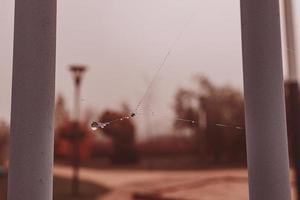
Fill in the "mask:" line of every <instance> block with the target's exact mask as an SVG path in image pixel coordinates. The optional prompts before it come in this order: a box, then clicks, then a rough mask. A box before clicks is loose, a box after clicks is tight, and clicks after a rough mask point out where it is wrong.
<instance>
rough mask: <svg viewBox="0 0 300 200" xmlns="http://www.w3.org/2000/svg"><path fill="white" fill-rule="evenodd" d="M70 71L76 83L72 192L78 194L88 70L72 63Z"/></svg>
mask: <svg viewBox="0 0 300 200" xmlns="http://www.w3.org/2000/svg"><path fill="white" fill-rule="evenodd" d="M70 71H71V73H72V75H73V78H74V83H75V96H74V116H73V117H74V118H73V126H72V131H73V137H72V139H73V140H72V142H73V178H72V194H73V195H74V196H77V195H78V192H79V167H80V135H81V132H80V126H79V119H80V86H81V81H82V76H83V74H84V72H85V71H86V67H85V66H83V65H72V66H71V67H70Z"/></svg>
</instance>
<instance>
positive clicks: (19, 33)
mask: <svg viewBox="0 0 300 200" xmlns="http://www.w3.org/2000/svg"><path fill="white" fill-rule="evenodd" d="M55 44H56V0H16V1H15V29H14V53H13V56H14V57H13V84H12V107H11V148H10V165H9V180H8V200H41V199H42V200H52V188H53V187H52V185H53V183H52V182H53V174H52V168H53V138H54V135H53V110H54V92H55V46H56V45H55Z"/></svg>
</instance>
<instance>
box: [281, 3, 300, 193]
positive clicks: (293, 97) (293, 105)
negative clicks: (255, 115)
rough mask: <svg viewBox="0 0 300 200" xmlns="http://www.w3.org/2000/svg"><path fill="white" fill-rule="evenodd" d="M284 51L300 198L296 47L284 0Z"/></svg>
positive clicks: (290, 10)
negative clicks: (286, 63) (285, 53)
mask: <svg viewBox="0 0 300 200" xmlns="http://www.w3.org/2000/svg"><path fill="white" fill-rule="evenodd" d="M284 14H285V29H286V48H284V49H286V51H287V58H288V59H287V60H288V82H287V89H288V100H289V102H288V108H287V109H288V112H287V113H288V114H289V116H288V131H289V135H290V142H291V144H290V145H291V147H292V148H291V150H292V153H293V154H292V155H293V157H294V159H293V161H294V163H295V176H296V181H297V184H296V185H297V196H298V199H299V198H300V135H299V134H300V124H299V121H298V120H299V119H300V110H299V85H298V81H297V56H296V55H297V54H296V52H297V49H296V42H295V30H294V27H295V25H294V13H293V1H292V0H284Z"/></svg>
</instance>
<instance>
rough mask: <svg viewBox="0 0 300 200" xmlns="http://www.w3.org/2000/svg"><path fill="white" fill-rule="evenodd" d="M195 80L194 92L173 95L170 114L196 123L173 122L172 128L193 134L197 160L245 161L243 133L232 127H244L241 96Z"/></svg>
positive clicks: (229, 89)
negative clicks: (172, 113) (173, 103)
mask: <svg viewBox="0 0 300 200" xmlns="http://www.w3.org/2000/svg"><path fill="white" fill-rule="evenodd" d="M196 80H197V83H198V86H199V89H198V90H196V91H193V90H187V89H180V90H179V91H178V92H177V95H176V97H175V106H174V111H175V114H176V116H177V118H184V119H193V120H195V121H197V122H198V123H196V125H195V124H193V123H184V122H182V121H175V124H174V125H175V127H176V128H181V129H183V128H188V129H191V130H192V131H193V132H194V137H195V151H196V152H197V153H199V155H200V158H201V161H203V162H204V161H205V162H207V161H210V162H213V163H219V162H245V158H246V155H245V153H246V147H245V146H246V144H245V133H244V130H238V129H236V128H235V127H236V126H244V103H243V97H242V94H241V93H240V92H239V91H238V90H236V89H233V88H231V87H229V86H226V87H217V86H216V85H214V84H213V83H211V82H210V81H209V80H208V79H207V78H204V77H197V78H196ZM217 124H224V125H227V126H226V127H223V126H222V127H220V126H217Z"/></svg>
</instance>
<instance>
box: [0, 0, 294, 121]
mask: <svg viewBox="0 0 300 200" xmlns="http://www.w3.org/2000/svg"><path fill="white" fill-rule="evenodd" d="M299 9H300V4H297V5H296V7H295V10H297V11H298V10H299ZM13 10H14V1H12V0H1V6H0V25H1V26H0V27H1V31H0V66H1V67H0V93H1V97H0V119H5V120H6V121H8V120H9V117H10V98H11V97H10V96H11V76H12V75H11V73H12V45H13V41H12V38H13V12H14V11H13ZM296 14H297V16H296V17H297V19H298V18H300V12H297V13H296ZM186 24H187V26H186ZM297 24H298V21H297ZM57 25H58V27H57V70H56V72H57V73H56V91H57V93H62V94H63V95H64V96H65V97H66V98H67V103H68V106H69V108H70V109H71V108H72V98H73V82H72V79H71V76H70V73H69V71H68V66H69V65H70V64H84V65H87V66H88V68H89V70H88V72H87V73H86V75H85V78H84V80H83V88H82V89H83V90H82V91H83V92H82V106H83V109H84V110H85V109H87V108H90V109H93V110H94V111H95V112H97V113H100V112H101V111H102V110H103V108H106V107H109V108H113V109H119V108H120V104H121V103H122V102H124V101H126V102H128V103H129V104H130V106H131V107H132V108H134V107H135V105H136V104H137V102H138V101H139V100H140V98H141V96H142V95H143V94H144V92H145V90H146V87H147V85H148V83H149V82H150V81H151V79H152V77H153V75H154V73H155V71H156V70H157V65H158V64H159V63H160V62H161V61H162V59H163V57H164V56H165V54H166V52H167V51H168V50H169V49H170V46H171V44H172V43H173V42H174V40H175V38H177V37H178V35H179V34H180V32H182V30H183V29H184V30H183V34H182V36H181V37H180V39H179V40H178V41H177V43H176V45H175V48H174V50H173V52H172V53H171V55H170V57H169V59H168V60H167V63H166V65H165V66H164V68H163V70H162V71H161V73H160V75H159V79H158V81H156V82H155V87H154V88H153V90H152V91H153V95H152V97H151V101H150V100H148V104H149V105H150V107H151V108H152V110H154V111H155V112H160V113H159V114H160V115H166V116H170V113H172V110H171V106H172V103H173V99H174V98H173V97H174V94H175V92H176V89H178V87H180V86H184V87H191V86H193V81H192V77H193V76H194V75H196V74H201V75H206V76H208V77H209V78H210V79H211V80H212V81H213V82H215V83H217V84H229V85H232V86H234V87H236V88H239V89H242V54H241V36H240V8H239V0H226V1H224V0H184V1H183V0H58V24H57ZM297 26H298V25H297ZM298 27H299V26H298ZM298 32H299V31H298ZM297 35H298V34H297ZM284 69H285V68H284ZM299 71H300V70H299ZM137 120H138V121H139V122H140V124H143V121H144V120H143V119H137ZM150 121H151V123H156V122H158V121H160V123H159V126H162V127H167V126H170V124H171V119H169V118H168V119H167V118H162V117H161V118H155V119H151V120H150ZM141 126H142V125H141Z"/></svg>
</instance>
